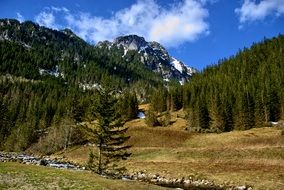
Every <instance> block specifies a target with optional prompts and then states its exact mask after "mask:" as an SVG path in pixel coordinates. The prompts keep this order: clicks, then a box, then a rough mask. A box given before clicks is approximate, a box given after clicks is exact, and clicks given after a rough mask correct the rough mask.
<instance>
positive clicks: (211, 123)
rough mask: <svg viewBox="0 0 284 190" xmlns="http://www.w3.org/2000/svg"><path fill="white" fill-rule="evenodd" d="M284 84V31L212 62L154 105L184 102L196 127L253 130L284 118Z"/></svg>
mask: <svg viewBox="0 0 284 190" xmlns="http://www.w3.org/2000/svg"><path fill="white" fill-rule="evenodd" d="M283 87H284V36H283V35H279V36H278V37H275V38H273V39H265V40H263V41H262V42H261V43H257V44H254V45H252V47H251V48H245V49H243V50H241V51H240V52H238V53H237V54H236V55H235V56H232V57H230V58H228V59H223V60H220V61H219V63H218V64H216V65H211V66H208V67H207V68H206V69H204V71H203V72H201V73H199V74H196V75H195V76H194V77H193V78H192V80H191V81H190V82H188V83H187V84H186V85H184V86H181V87H171V88H170V89H169V90H158V91H157V92H156V94H153V97H152V100H151V102H152V110H154V111H155V112H157V113H159V112H163V111H166V110H177V109H180V108H182V107H183V109H184V110H185V111H186V112H187V119H188V123H189V124H188V130H192V131H200V132H225V131H231V130H247V129H250V128H253V127H262V126H265V125H268V124H269V122H275V121H278V120H279V119H283V118H284V88H283ZM161 97H164V98H161Z"/></svg>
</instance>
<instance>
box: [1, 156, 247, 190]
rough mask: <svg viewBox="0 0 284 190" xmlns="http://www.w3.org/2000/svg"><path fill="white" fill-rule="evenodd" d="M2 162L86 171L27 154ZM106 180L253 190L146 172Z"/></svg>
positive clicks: (196, 189) (197, 188)
mask: <svg viewBox="0 0 284 190" xmlns="http://www.w3.org/2000/svg"><path fill="white" fill-rule="evenodd" d="M0 162H19V163H22V164H28V165H29V164H31V165H41V166H46V167H52V168H57V169H69V170H82V171H83V170H86V168H85V167H84V166H80V165H76V164H74V163H71V162H67V161H62V160H59V159H51V158H50V157H48V156H44V157H37V156H32V155H28V154H25V153H14V152H0ZM103 177H106V178H115V179H121V180H125V181H127V180H137V181H143V182H148V183H151V184H155V185H159V186H163V187H168V188H173V189H184V190H201V189H203V190H204V189H208V190H221V189H230V190H252V187H249V186H245V185H242V186H225V185H216V184H214V183H213V182H212V181H209V180H206V179H198V180H196V179H192V178H191V177H189V178H181V179H177V178H165V177H163V176H160V175H159V174H150V173H147V172H146V171H139V172H134V173H132V174H127V175H123V176H121V175H119V176H115V175H111V176H110V175H104V176H103Z"/></svg>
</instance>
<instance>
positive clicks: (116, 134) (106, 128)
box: [89, 88, 131, 174]
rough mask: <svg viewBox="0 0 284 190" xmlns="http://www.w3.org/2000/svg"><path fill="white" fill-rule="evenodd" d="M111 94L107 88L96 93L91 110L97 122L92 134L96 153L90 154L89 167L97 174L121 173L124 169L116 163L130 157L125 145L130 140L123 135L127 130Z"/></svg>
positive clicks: (128, 146)
mask: <svg viewBox="0 0 284 190" xmlns="http://www.w3.org/2000/svg"><path fill="white" fill-rule="evenodd" d="M112 93H113V91H112V90H110V89H108V88H106V89H102V90H101V91H100V92H98V96H97V97H96V100H95V105H94V110H93V111H94V116H95V118H96V121H97V122H96V123H97V124H96V126H95V128H94V130H93V132H94V136H95V141H96V147H97V150H98V152H97V154H96V155H95V154H94V153H91V154H90V157H89V166H90V167H91V168H92V169H93V170H94V171H95V172H97V173H99V174H110V173H113V172H120V171H122V170H123V169H124V168H123V167H120V166H119V164H118V162H119V161H120V160H126V159H127V158H128V157H129V156H130V155H131V153H129V151H128V149H129V148H130V147H131V146H130V145H125V142H126V141H127V140H128V139H129V138H130V137H129V136H126V135H125V133H126V131H127V129H128V128H125V127H123V123H122V122H121V119H120V116H119V115H118V114H116V110H115V104H116V102H117V99H116V98H115V96H114V95H113V94H112Z"/></svg>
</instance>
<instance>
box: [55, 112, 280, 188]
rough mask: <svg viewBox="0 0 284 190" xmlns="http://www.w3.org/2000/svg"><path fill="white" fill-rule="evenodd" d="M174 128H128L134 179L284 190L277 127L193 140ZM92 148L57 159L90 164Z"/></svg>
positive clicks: (179, 123)
mask: <svg viewBox="0 0 284 190" xmlns="http://www.w3.org/2000/svg"><path fill="white" fill-rule="evenodd" d="M174 120H175V121H174V122H173V125H172V126H170V127H166V128H165V127H164V128H163V127H156V128H150V127H147V126H146V125H145V123H144V121H143V119H137V120H133V121H130V122H128V123H127V124H126V125H127V126H128V127H129V130H128V134H129V135H130V136H131V138H130V140H129V142H128V143H129V144H132V145H133V147H132V149H131V152H132V153H133V154H132V156H131V157H130V159H129V160H128V161H127V163H126V166H127V168H128V171H129V172H130V173H134V172H135V171H136V172H137V171H146V172H147V173H151V174H159V175H161V176H164V177H167V178H182V177H186V178H189V177H191V178H194V179H208V180H211V181H213V182H214V183H215V184H224V185H226V186H227V185H228V186H238V185H246V186H252V187H253V189H283V188H284V135H283V134H281V130H280V129H278V128H276V127H266V128H255V129H251V130H247V131H233V132H228V133H222V134H193V133H189V132H187V131H185V130H184V127H185V121H184V120H183V119H181V118H179V117H174ZM90 149H93V147H91V146H82V147H73V148H71V149H69V150H68V151H65V152H60V153H58V154H57V155H55V156H59V157H64V158H67V159H70V160H72V161H74V162H78V163H81V164H82V163H86V161H87V159H88V153H89V151H90Z"/></svg>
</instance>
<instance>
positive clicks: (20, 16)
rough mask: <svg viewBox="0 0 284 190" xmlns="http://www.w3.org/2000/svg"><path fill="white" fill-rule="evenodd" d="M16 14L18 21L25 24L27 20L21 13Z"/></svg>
mask: <svg viewBox="0 0 284 190" xmlns="http://www.w3.org/2000/svg"><path fill="white" fill-rule="evenodd" d="M16 14H17V20H19V21H20V22H23V21H24V20H25V18H24V17H23V15H21V13H19V12H17V13H16Z"/></svg>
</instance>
